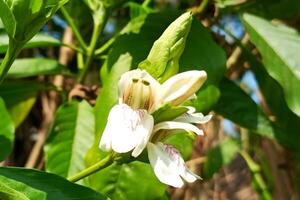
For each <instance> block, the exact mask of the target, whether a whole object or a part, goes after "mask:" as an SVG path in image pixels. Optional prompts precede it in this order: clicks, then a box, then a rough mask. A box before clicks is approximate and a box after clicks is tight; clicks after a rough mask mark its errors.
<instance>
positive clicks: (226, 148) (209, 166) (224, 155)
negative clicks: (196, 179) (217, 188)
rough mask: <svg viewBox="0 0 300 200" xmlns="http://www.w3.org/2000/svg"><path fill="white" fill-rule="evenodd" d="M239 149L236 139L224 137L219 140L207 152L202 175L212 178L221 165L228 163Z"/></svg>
mask: <svg viewBox="0 0 300 200" xmlns="http://www.w3.org/2000/svg"><path fill="white" fill-rule="evenodd" d="M239 150H240V145H239V143H238V142H237V141H236V140H233V139H226V140H223V141H221V142H220V143H219V144H217V145H216V146H215V147H213V148H212V149H210V150H209V152H208V153H207V161H206V162H205V163H204V177H205V178H212V176H213V175H214V173H216V172H218V171H219V170H220V169H221V167H223V166H225V165H227V164H229V163H230V162H231V161H232V160H233V159H234V158H235V156H236V155H237V153H238V151H239Z"/></svg>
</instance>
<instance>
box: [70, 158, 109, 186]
mask: <svg viewBox="0 0 300 200" xmlns="http://www.w3.org/2000/svg"><path fill="white" fill-rule="evenodd" d="M113 162H114V156H113V155H112V154H110V155H108V156H106V157H105V158H103V159H102V160H100V161H99V162H97V163H95V164H94V165H92V166H90V167H88V168H86V169H84V170H82V171H81V172H79V173H78V174H75V175H74V176H72V177H69V178H68V180H69V181H71V182H77V181H79V180H81V179H83V178H85V177H87V176H89V175H91V174H93V173H96V172H97V171H99V170H101V169H104V168H106V167H108V166H109V165H111V164H112V163H113Z"/></svg>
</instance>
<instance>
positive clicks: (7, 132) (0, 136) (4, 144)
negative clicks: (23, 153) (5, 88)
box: [0, 97, 15, 161]
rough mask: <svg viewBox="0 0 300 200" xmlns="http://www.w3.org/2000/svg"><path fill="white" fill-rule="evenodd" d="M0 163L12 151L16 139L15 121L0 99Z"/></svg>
mask: <svg viewBox="0 0 300 200" xmlns="http://www.w3.org/2000/svg"><path fill="white" fill-rule="evenodd" d="M0 113H1V120H0V147H1V150H0V161H2V160H4V159H5V158H6V157H7V156H8V155H9V154H10V153H11V151H12V149H13V143H14V138H15V129H14V124H13V121H12V120H11V117H10V115H9V113H8V111H7V110H6V107H5V104H4V101H3V100H2V98H1V97H0Z"/></svg>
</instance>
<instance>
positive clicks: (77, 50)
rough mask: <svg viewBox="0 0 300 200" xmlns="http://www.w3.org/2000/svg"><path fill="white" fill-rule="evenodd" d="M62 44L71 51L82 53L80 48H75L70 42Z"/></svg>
mask: <svg viewBox="0 0 300 200" xmlns="http://www.w3.org/2000/svg"><path fill="white" fill-rule="evenodd" d="M62 45H63V46H65V47H68V48H70V49H72V50H73V51H76V52H78V53H82V54H83V53H84V52H83V50H82V49H79V48H77V47H75V46H73V45H71V44H62Z"/></svg>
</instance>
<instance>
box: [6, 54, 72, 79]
mask: <svg viewBox="0 0 300 200" xmlns="http://www.w3.org/2000/svg"><path fill="white" fill-rule="evenodd" d="M55 74H70V72H69V71H68V69H67V68H66V66H64V65H61V64H59V63H58V61H56V60H53V59H47V58H24V59H17V60H15V62H14V63H13V64H12V66H11V68H10V70H9V71H8V74H7V78H26V77H31V76H38V75H55Z"/></svg>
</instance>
